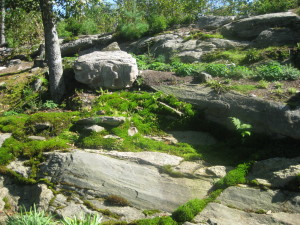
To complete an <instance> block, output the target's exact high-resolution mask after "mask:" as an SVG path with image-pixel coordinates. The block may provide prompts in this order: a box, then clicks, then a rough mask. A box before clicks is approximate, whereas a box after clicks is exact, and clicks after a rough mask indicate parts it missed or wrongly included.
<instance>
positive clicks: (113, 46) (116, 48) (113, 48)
mask: <svg viewBox="0 0 300 225" xmlns="http://www.w3.org/2000/svg"><path fill="white" fill-rule="evenodd" d="M101 51H121V49H120V47H119V45H118V42H113V43H111V44H110V45H108V46H107V47H105V48H103V49H102V50H101Z"/></svg>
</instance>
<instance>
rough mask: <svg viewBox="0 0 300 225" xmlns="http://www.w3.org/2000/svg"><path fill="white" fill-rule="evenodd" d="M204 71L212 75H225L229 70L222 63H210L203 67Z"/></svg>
mask: <svg viewBox="0 0 300 225" xmlns="http://www.w3.org/2000/svg"><path fill="white" fill-rule="evenodd" d="M205 72H207V73H209V74H210V75H212V76H214V77H226V76H227V75H228V74H229V72H230V70H229V68H228V67H227V66H226V65H224V64H213V63H211V64H208V65H207V66H206V67H205Z"/></svg>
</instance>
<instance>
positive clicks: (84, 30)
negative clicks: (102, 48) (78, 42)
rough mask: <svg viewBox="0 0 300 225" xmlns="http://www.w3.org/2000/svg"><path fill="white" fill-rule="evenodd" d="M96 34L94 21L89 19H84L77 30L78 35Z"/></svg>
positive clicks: (96, 28)
mask: <svg viewBox="0 0 300 225" xmlns="http://www.w3.org/2000/svg"><path fill="white" fill-rule="evenodd" d="M97 32H98V26H97V24H96V23H95V21H94V20H92V19H91V18H85V19H83V20H82V22H81V26H80V29H79V33H80V34H85V35H87V34H97Z"/></svg>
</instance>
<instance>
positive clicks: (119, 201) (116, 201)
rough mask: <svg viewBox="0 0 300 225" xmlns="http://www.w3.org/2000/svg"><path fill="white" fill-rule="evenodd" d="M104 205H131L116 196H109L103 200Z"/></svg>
mask: <svg viewBox="0 0 300 225" xmlns="http://www.w3.org/2000/svg"><path fill="white" fill-rule="evenodd" d="M105 203H106V204H108V205H114V206H123V207H124V206H130V205H131V204H130V203H129V202H128V200H127V199H125V198H123V197H121V196H118V195H109V196H107V197H106V198H105Z"/></svg>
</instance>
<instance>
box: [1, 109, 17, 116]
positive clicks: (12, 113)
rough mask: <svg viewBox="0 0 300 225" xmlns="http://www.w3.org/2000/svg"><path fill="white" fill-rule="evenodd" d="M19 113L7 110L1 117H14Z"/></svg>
mask: <svg viewBox="0 0 300 225" xmlns="http://www.w3.org/2000/svg"><path fill="white" fill-rule="evenodd" d="M18 114H19V113H18V112H16V111H14V110H9V111H6V112H4V113H3V116H15V115H18Z"/></svg>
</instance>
